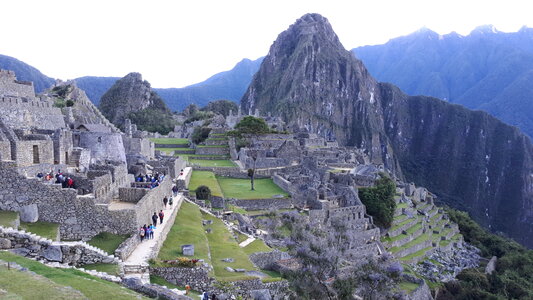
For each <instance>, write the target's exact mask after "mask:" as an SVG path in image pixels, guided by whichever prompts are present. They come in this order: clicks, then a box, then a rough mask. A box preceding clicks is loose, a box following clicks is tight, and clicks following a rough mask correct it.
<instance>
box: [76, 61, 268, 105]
mask: <svg viewBox="0 0 533 300" xmlns="http://www.w3.org/2000/svg"><path fill="white" fill-rule="evenodd" d="M262 60H263V58H262V57H261V58H258V59H256V60H253V61H252V60H249V59H246V58H245V59H243V60H242V61H240V62H239V63H238V64H237V65H235V67H233V69H231V70H229V71H225V72H221V73H217V74H215V75H213V76H211V77H209V78H208V79H207V80H205V81H203V82H200V83H196V84H193V85H190V86H186V87H183V88H167V89H154V91H156V92H157V93H158V94H159V95H160V96H161V98H163V100H165V102H166V104H167V105H168V106H169V107H170V109H172V110H173V111H182V110H183V109H184V108H185V107H187V105H189V104H192V103H194V104H197V105H198V106H205V105H206V104H207V103H209V102H210V101H213V100H219V99H228V100H232V101H235V102H238V101H239V99H240V98H241V97H242V95H243V94H244V92H245V91H246V88H247V87H248V85H249V84H250V81H251V80H252V77H253V75H254V74H255V72H257V70H258V69H259V65H260V64H261V61H262ZM118 79H119V78H118V77H96V76H86V77H80V78H76V79H75V81H76V84H77V85H78V86H79V87H80V88H81V89H83V90H84V91H85V92H86V93H87V96H88V97H89V99H91V101H93V103H95V104H97V105H98V104H99V103H100V98H101V97H102V95H103V94H104V93H105V92H106V91H107V90H108V89H109V88H111V86H112V85H113V84H114V83H115V82H116V81H117V80H118Z"/></svg>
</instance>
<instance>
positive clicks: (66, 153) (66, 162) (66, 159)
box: [65, 151, 68, 165]
mask: <svg viewBox="0 0 533 300" xmlns="http://www.w3.org/2000/svg"><path fill="white" fill-rule="evenodd" d="M65 165H68V151H65Z"/></svg>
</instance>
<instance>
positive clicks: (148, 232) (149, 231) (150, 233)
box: [145, 225, 153, 240]
mask: <svg viewBox="0 0 533 300" xmlns="http://www.w3.org/2000/svg"><path fill="white" fill-rule="evenodd" d="M151 226H152V225H150V226H148V227H146V233H145V235H146V238H147V239H149V240H150V239H151V236H152V235H153V234H152V229H151V228H150V227H151Z"/></svg>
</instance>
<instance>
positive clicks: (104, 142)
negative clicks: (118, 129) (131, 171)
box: [74, 131, 126, 164]
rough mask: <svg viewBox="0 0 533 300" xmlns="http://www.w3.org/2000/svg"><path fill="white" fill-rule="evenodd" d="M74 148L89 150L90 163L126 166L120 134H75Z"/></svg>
mask: <svg viewBox="0 0 533 300" xmlns="http://www.w3.org/2000/svg"><path fill="white" fill-rule="evenodd" d="M74 140H75V141H76V140H77V141H78V144H76V143H74V146H77V147H82V148H87V149H90V150H91V162H92V163H96V162H97V161H106V160H110V161H118V162H122V163H124V164H126V152H125V149H124V144H123V142H122V135H121V134H120V133H104V132H88V131H80V132H76V134H75V138H74Z"/></svg>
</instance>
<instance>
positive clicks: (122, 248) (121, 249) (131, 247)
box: [115, 232, 141, 260]
mask: <svg viewBox="0 0 533 300" xmlns="http://www.w3.org/2000/svg"><path fill="white" fill-rule="evenodd" d="M140 243H141V238H140V237H139V235H138V234H137V232H135V233H133V234H132V235H130V237H129V238H127V239H126V240H125V241H124V242H122V243H121V244H120V245H119V246H118V248H117V249H116V250H115V256H116V257H118V258H120V259H121V260H126V259H127V258H128V257H129V256H130V255H131V253H133V251H135V248H137V246H138V245H139V244H140Z"/></svg>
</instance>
